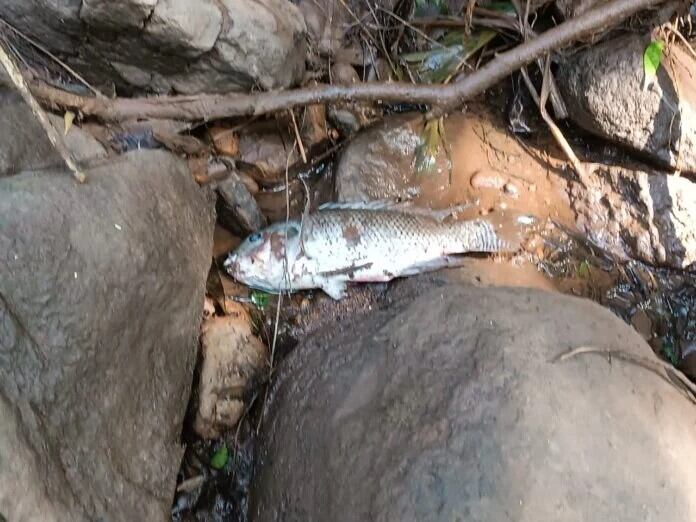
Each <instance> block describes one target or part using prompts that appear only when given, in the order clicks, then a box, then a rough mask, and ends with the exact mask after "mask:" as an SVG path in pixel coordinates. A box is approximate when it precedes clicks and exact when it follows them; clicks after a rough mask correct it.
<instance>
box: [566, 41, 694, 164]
mask: <svg viewBox="0 0 696 522" xmlns="http://www.w3.org/2000/svg"><path fill="white" fill-rule="evenodd" d="M649 43H650V37H649V36H638V35H635V34H631V35H627V36H622V37H619V38H616V39H614V40H610V41H607V42H604V43H602V44H599V45H595V46H592V47H589V48H587V49H585V50H584V51H582V52H580V53H578V54H576V55H575V56H573V57H571V58H569V59H568V60H567V62H565V63H564V64H563V65H562V66H561V69H560V73H559V74H558V75H557V78H558V81H559V84H560V86H561V90H562V93H563V96H564V100H565V102H566V105H567V107H568V112H569V115H570V117H571V119H572V120H573V121H575V122H576V123H577V124H578V125H580V126H581V127H583V128H585V129H586V130H588V131H590V132H592V133H594V134H597V135H598V136H601V137H604V138H607V139H609V140H612V141H615V142H617V143H620V144H622V145H625V146H627V147H630V148H632V149H633V150H635V151H636V152H638V153H641V154H643V155H645V156H648V157H650V158H651V159H652V160H653V161H655V162H657V163H659V164H661V165H664V166H666V167H672V168H677V169H680V170H682V171H684V172H691V173H693V172H696V114H695V113H694V112H695V111H696V62H695V61H694V59H693V58H692V57H691V56H690V55H689V54H688V53H687V52H685V51H682V50H681V49H680V47H679V45H677V44H675V45H672V46H670V49H671V53H672V54H671V57H670V55H665V59H664V60H663V64H662V66H661V67H660V68H659V70H658V73H657V81H656V82H655V83H654V84H653V85H652V86H651V87H649V88H648V89H646V90H643V77H644V71H643V53H644V51H645V48H646V47H647V45H648V44H649Z"/></svg>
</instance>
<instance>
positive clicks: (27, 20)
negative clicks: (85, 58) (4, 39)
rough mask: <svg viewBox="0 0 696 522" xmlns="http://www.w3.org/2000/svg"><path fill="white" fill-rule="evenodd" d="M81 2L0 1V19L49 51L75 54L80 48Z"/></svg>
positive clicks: (73, 0) (61, 0)
mask: <svg viewBox="0 0 696 522" xmlns="http://www.w3.org/2000/svg"><path fill="white" fill-rule="evenodd" d="M82 2H83V0H3V2H2V17H3V20H5V21H6V22H9V23H11V24H12V25H14V27H15V28H16V29H19V30H21V31H22V32H23V33H24V34H27V35H30V36H34V37H36V38H37V39H39V40H40V41H41V42H42V43H43V44H44V45H46V46H48V47H49V48H50V49H51V50H54V51H56V52H59V53H71V54H72V53H75V54H77V53H76V49H78V46H79V45H80V42H79V39H80V36H81V34H82V30H83V28H82V21H81V20H80V7H81V6H82Z"/></svg>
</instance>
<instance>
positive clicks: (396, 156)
mask: <svg viewBox="0 0 696 522" xmlns="http://www.w3.org/2000/svg"><path fill="white" fill-rule="evenodd" d="M421 122H422V119H421V118H419V117H415V118H414V117H413V116H397V117H392V118H387V119H385V120H384V121H382V122H380V123H378V124H377V125H375V126H374V127H372V128H371V129H368V130H366V131H365V132H362V133H360V134H359V135H357V136H356V137H355V138H354V139H353V140H352V141H351V143H350V145H348V147H347V148H346V149H345V151H344V152H343V154H342V155H341V159H340V161H339V163H338V167H337V170H336V197H337V200H338V201H369V200H373V199H392V198H397V197H401V198H408V197H409V196H413V195H414V194H415V193H418V192H419V191H420V184H421V183H422V179H419V178H418V176H416V174H415V172H414V169H413V166H412V165H413V158H414V154H415V152H416V147H417V146H418V144H419V143H420V132H421V129H422V127H421Z"/></svg>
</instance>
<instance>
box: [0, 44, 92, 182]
mask: <svg viewBox="0 0 696 522" xmlns="http://www.w3.org/2000/svg"><path fill="white" fill-rule="evenodd" d="M4 44H5V42H4V40H3V38H1V37H0V63H1V64H2V66H3V67H4V68H5V70H6V71H7V74H8V75H9V76H10V80H12V83H13V84H14V86H15V87H16V88H17V90H18V91H19V94H20V95H21V96H22V98H23V99H24V101H25V102H26V104H27V105H29V108H30V109H31V112H32V113H33V114H34V116H35V117H36V119H37V120H38V121H39V123H40V124H41V127H42V128H43V130H44V132H45V133H46V136H47V137H48V141H50V142H51V145H53V148H55V149H56V151H57V152H58V154H60V157H61V158H63V161H64V162H65V164H66V165H67V166H68V168H69V169H70V170H71V171H72V174H73V176H74V178H75V179H76V180H77V181H79V182H80V183H84V182H85V181H87V176H85V174H84V173H83V172H82V171H81V170H80V167H78V166H77V163H76V162H75V160H74V159H73V157H72V154H71V152H70V151H69V150H68V147H66V145H65V142H64V141H63V138H62V136H61V135H60V134H59V133H58V131H57V130H56V128H55V127H54V126H53V125H52V124H51V122H50V121H49V119H48V116H46V113H45V112H44V111H43V109H42V108H41V106H40V105H39V102H37V101H36V99H35V98H34V96H32V94H31V92H29V86H28V85H27V82H26V81H25V80H24V77H23V76H22V72H21V71H20V70H19V67H18V66H17V64H16V63H15V62H14V60H13V59H12V58H11V57H10V54H9V53H8V52H7V50H6V49H5V45H4Z"/></svg>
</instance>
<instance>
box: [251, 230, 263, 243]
mask: <svg viewBox="0 0 696 522" xmlns="http://www.w3.org/2000/svg"><path fill="white" fill-rule="evenodd" d="M260 240H261V233H260V232H254V233H253V234H251V235H250V236H249V241H250V242H252V243H256V242H257V241H260Z"/></svg>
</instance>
